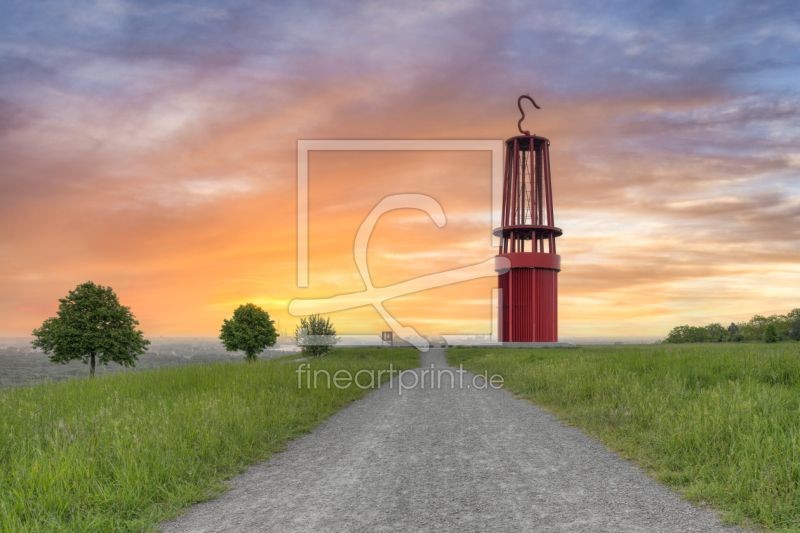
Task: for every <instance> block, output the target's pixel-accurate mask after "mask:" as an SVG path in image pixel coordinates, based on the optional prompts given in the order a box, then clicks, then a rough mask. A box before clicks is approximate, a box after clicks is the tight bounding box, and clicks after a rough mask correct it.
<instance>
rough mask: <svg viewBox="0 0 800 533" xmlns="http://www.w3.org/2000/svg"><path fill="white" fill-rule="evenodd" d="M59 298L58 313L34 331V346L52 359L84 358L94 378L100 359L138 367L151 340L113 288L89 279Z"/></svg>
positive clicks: (54, 360)
mask: <svg viewBox="0 0 800 533" xmlns="http://www.w3.org/2000/svg"><path fill="white" fill-rule="evenodd" d="M58 301H59V302H60V304H59V306H58V316H57V317H53V318H48V319H47V320H45V321H44V323H43V324H42V327H40V328H39V329H35V330H33V334H34V335H35V336H36V337H37V338H36V340H35V341H32V342H31V345H33V347H34V348H41V349H42V351H43V352H44V353H46V354H50V353H52V354H53V355H51V356H50V360H51V361H52V362H54V363H61V364H67V363H69V362H70V361H75V360H80V361H82V362H83V363H84V364H89V365H90V369H89V376H91V377H94V369H95V364H96V362H99V363H100V364H103V365H108V363H109V361H113V362H115V363H118V364H120V365H122V366H125V367H130V366H136V361H138V356H139V355H142V354H144V353H145V352H146V351H147V345H148V344H150V341H148V340H145V339H144V336H143V333H142V332H141V331H138V330H137V329H136V326H138V325H139V322H138V321H137V320H136V318H135V317H134V316H133V314H132V313H131V310H130V308H129V307H125V306H123V305H122V304H120V303H119V299H118V298H117V295H116V294H114V291H113V290H112V289H111V287H103V286H102V285H95V284H94V283H92V282H91V281H87V282H86V283H83V284H81V285H78V286H77V287H76V288H75V290H74V291H69V294H68V295H67V297H66V298H62V299H60V300H58Z"/></svg>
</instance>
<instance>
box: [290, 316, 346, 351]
mask: <svg viewBox="0 0 800 533" xmlns="http://www.w3.org/2000/svg"><path fill="white" fill-rule="evenodd" d="M295 338H296V339H297V345H298V346H299V347H300V350H301V351H302V353H303V355H305V356H306V357H321V356H323V355H325V354H326V353H328V352H330V351H331V350H332V349H333V347H334V345H336V344H337V343H338V342H339V341H340V340H341V339H340V338H339V337H337V336H336V328H335V327H333V324H331V319H330V318H326V319H322V318H321V317H320V316H319V314H316V315H311V316H309V317H308V318H301V319H300V325H299V326H297V329H296V330H295Z"/></svg>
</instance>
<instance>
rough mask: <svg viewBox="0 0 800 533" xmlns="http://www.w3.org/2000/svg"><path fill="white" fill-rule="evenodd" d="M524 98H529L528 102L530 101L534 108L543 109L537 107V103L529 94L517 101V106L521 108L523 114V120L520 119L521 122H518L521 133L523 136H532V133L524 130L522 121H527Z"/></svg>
mask: <svg viewBox="0 0 800 533" xmlns="http://www.w3.org/2000/svg"><path fill="white" fill-rule="evenodd" d="M523 98H527V99H528V100H530V101H531V103H532V104H533V107H535V108H536V109H541V107H539V106H538V105H536V102H534V101H533V98H531V97H530V96H528V95H527V94H523V95H522V96H520V97H519V100H517V106H518V107H519V112H520V113H522V118H521V119H519V122H517V127H518V128H519V131H520V132H521V133H522V134H523V135H530V134H531V132H529V131H527V130H523V129H522V121H523V120H525V111H523V110H522V99H523Z"/></svg>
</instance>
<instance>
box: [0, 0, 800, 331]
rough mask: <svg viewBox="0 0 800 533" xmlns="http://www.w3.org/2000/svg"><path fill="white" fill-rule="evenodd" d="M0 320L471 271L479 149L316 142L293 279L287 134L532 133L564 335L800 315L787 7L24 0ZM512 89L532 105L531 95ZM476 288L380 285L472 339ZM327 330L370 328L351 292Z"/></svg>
mask: <svg viewBox="0 0 800 533" xmlns="http://www.w3.org/2000/svg"><path fill="white" fill-rule="evenodd" d="M0 15H1V16H0V28H1V31H0V228H2V230H0V295H2V297H0V336H15V337H17V336H25V335H29V334H30V333H31V331H32V330H33V329H34V328H37V327H39V326H40V325H41V323H42V321H43V320H44V319H46V318H47V317H50V316H54V315H55V312H56V309H57V307H58V299H59V298H63V297H64V296H65V295H66V294H67V293H68V291H69V290H72V289H74V288H75V286H76V285H78V284H79V283H82V282H85V281H89V280H91V281H94V282H95V283H98V284H102V285H107V286H111V287H113V288H114V290H115V292H116V293H117V294H118V295H119V298H120V301H121V302H122V304H123V305H126V306H130V307H131V310H132V312H133V313H134V315H135V316H136V317H137V319H138V320H139V322H140V326H139V327H140V329H142V330H143V331H144V332H145V335H146V336H148V337H156V336H162V335H163V336H169V337H172V336H181V335H186V336H201V337H210V336H215V335H217V334H218V331H219V328H220V326H221V324H222V320H223V319H224V318H230V316H231V314H232V312H233V310H234V309H235V308H236V307H237V306H238V305H240V304H242V303H246V302H253V303H255V304H257V305H259V306H261V307H263V308H264V309H266V310H268V311H269V312H270V314H271V315H272V316H273V318H279V319H280V321H281V329H282V330H283V329H286V330H288V331H289V332H290V333H291V332H292V331H293V329H294V324H296V323H298V322H299V318H296V317H292V316H291V315H289V313H288V312H287V307H288V304H289V302H290V301H291V300H292V299H295V298H324V297H328V296H333V295H335V294H340V293H350V292H356V291H359V290H363V283H362V281H361V277H360V276H359V273H358V270H357V269H356V265H355V261H354V258H353V241H354V238H355V234H356V231H357V230H358V227H359V225H360V224H361V222H362V221H363V220H364V217H366V216H367V214H368V213H369V212H370V210H371V209H372V208H373V207H375V205H376V204H377V203H378V202H379V201H380V200H381V199H382V198H384V197H385V196H387V195H391V194H398V193H420V194H427V195H429V196H431V197H433V198H435V199H436V200H437V201H438V202H439V203H440V204H441V205H442V207H443V209H444V212H445V214H446V216H447V224H446V225H445V226H444V227H442V228H438V227H436V225H435V224H434V223H433V222H432V221H431V220H430V218H429V217H428V216H427V215H426V214H424V213H422V212H420V211H413V210H405V211H395V212H391V213H388V214H386V215H384V216H383V217H382V218H381V219H380V221H379V222H378V224H377V226H376V229H375V231H374V233H373V235H372V238H371V240H370V247H369V255H368V258H369V265H370V271H371V275H372V279H373V282H374V283H375V285H380V286H383V285H388V284H393V283H398V282H401V281H404V280H406V279H410V278H414V277H417V276H422V275H426V274H430V273H433V272H440V271H444V270H450V269H454V268H458V267H462V266H467V265H470V264H475V263H479V262H481V261H484V260H486V259H488V258H490V257H492V256H493V255H494V254H495V253H496V249H494V248H492V247H491V246H489V244H490V241H489V234H490V231H491V229H492V228H491V220H490V215H491V213H490V206H491V203H490V198H491V195H490V185H491V183H490V180H491V161H490V154H489V152H458V151H447V152H429V153H426V152H405V153H392V152H348V153H344V152H313V153H311V154H310V156H309V190H310V196H309V231H310V241H309V242H310V256H309V281H310V283H309V287H308V288H298V287H297V278H296V274H297V270H296V261H297V251H296V238H297V235H296V216H297V215H296V176H297V168H296V167H297V150H296V147H297V142H298V140H304V139H473V140H474V139H480V140H498V141H500V140H504V139H506V138H508V137H511V136H514V135H516V134H518V131H517V121H518V120H519V112H518V110H517V107H516V102H517V98H518V97H519V96H520V95H521V94H528V93H529V94H530V95H531V96H532V97H534V98H535V99H536V102H537V103H538V104H539V105H540V106H541V108H542V109H541V110H532V109H531V111H530V112H528V110H527V108H526V120H525V123H524V127H525V129H530V130H531V132H532V133H536V134H538V135H541V136H544V137H547V138H549V139H550V140H551V142H552V144H551V148H550V154H551V157H552V172H553V197H554V205H555V220H556V224H557V225H558V226H559V227H560V228H562V229H563V230H564V236H563V237H562V238H559V239H558V252H559V254H560V255H561V256H562V272H561V273H560V275H559V294H560V309H559V318H560V326H559V331H560V334H561V335H562V336H605V335H627V336H649V335H666V334H667V333H668V332H669V330H670V329H671V328H672V327H674V326H676V325H680V324H690V325H705V324H707V323H709V322H712V321H714V322H721V323H722V324H723V325H725V326H727V325H728V324H729V323H730V322H732V321H741V320H746V319H747V318H749V317H750V316H752V315H753V314H756V313H759V314H765V315H769V314H774V313H777V314H785V313H787V312H788V311H790V310H791V309H793V308H797V307H800V301H798V298H797V295H798V294H800V150H798V146H800V120H798V113H800V111H798V109H800V105H798V104H800V65H798V63H800V55H798V54H797V49H798V46H800V25H799V24H798V19H797V6H796V3H794V2H769V3H767V4H757V3H752V2H735V1H734V2H722V1H717V2H702V3H697V2H666V1H659V2H652V1H650V2H647V1H645V2H633V1H631V2H617V3H614V4H612V5H609V4H593V3H584V2H580V3H579V2H568V1H567V2H563V1H560V2H555V1H542V2H534V3H527V2H524V3H508V4H503V5H500V4H496V3H489V2H409V3H390V4H381V3H372V2H349V3H336V4H330V5H326V4H311V3H303V2H300V3H286V4H284V3H263V2H247V1H244V2H235V3H233V2H200V3H191V4H178V3H169V2H166V3H158V4H151V3H148V2H122V1H106V2H86V3H59V2H56V3H21V4H19V3H16V4H7V5H4V6H3V7H0ZM523 105H524V104H523ZM496 283H497V281H496V279H493V278H483V279H478V280H473V281H469V282H464V283H459V284H455V285H450V286H447V287H442V288H438V289H434V290H429V291H424V292H418V293H414V294H411V295H407V296H403V297H400V298H397V299H394V300H390V301H387V302H386V304H385V305H386V308H387V309H388V310H389V311H390V312H391V313H392V314H393V315H394V317H395V318H396V319H397V320H398V321H400V323H401V324H403V325H406V326H411V327H414V328H415V329H416V330H417V331H418V332H419V333H421V334H426V335H439V334H459V333H488V332H489V331H490V330H491V307H490V298H491V290H492V288H493V287H496ZM331 318H332V321H333V322H334V324H336V326H337V330H338V331H339V332H340V333H346V334H361V333H377V332H380V331H383V330H385V329H387V328H386V327H385V325H384V324H383V321H382V320H381V318H380V316H379V315H378V314H377V313H376V312H375V310H374V309H373V308H371V307H362V308H359V309H355V310H350V311H344V312H339V313H335V314H334V315H332V317H331Z"/></svg>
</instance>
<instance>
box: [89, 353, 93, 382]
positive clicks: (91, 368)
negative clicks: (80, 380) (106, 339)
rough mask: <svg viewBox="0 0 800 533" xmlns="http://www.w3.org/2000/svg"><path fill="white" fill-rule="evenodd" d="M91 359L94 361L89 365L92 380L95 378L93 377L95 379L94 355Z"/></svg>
mask: <svg viewBox="0 0 800 533" xmlns="http://www.w3.org/2000/svg"><path fill="white" fill-rule="evenodd" d="M89 357H90V358H91V360H92V362H91V363H89V365H90V370H89V377H90V378H93V377H94V354H92V355H90V356H89Z"/></svg>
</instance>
